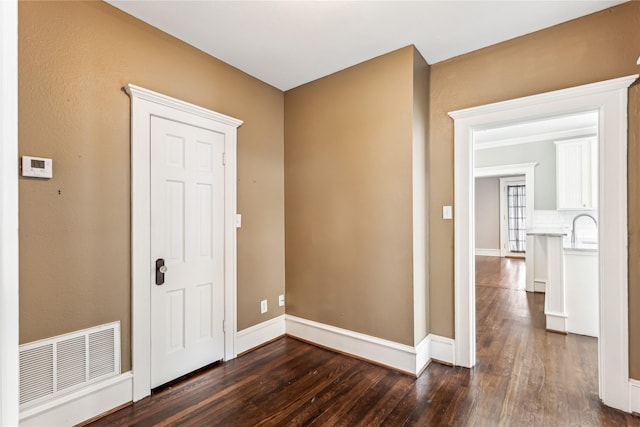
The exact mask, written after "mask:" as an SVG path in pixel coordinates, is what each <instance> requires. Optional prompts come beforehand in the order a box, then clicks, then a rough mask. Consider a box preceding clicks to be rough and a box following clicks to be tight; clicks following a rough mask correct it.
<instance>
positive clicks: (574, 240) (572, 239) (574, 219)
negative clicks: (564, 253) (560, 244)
mask: <svg viewBox="0 0 640 427" xmlns="http://www.w3.org/2000/svg"><path fill="white" fill-rule="evenodd" d="M581 216H588V217H589V218H591V219H592V220H593V223H594V224H595V225H596V228H598V221H596V219H595V218H594V217H593V216H591V215H589V214H586V213H581V214H580V215H576V216H575V217H574V218H573V225H572V226H571V244H574V243H575V242H576V219H578V218H580V217H581Z"/></svg>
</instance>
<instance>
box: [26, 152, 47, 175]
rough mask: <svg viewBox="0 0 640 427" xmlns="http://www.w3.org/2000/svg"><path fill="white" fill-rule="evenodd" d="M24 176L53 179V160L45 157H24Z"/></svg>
mask: <svg viewBox="0 0 640 427" xmlns="http://www.w3.org/2000/svg"><path fill="white" fill-rule="evenodd" d="M22 176H31V177H34V178H53V160H52V159H45V158H43V157H32V156H22Z"/></svg>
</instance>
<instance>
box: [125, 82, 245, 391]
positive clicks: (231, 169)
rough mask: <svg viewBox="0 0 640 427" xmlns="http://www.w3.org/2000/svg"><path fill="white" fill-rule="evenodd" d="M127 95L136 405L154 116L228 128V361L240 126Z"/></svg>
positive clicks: (146, 369) (142, 382)
mask: <svg viewBox="0 0 640 427" xmlns="http://www.w3.org/2000/svg"><path fill="white" fill-rule="evenodd" d="M123 89H124V90H125V92H126V93H127V94H128V95H129V96H130V97H131V353H132V354H131V356H132V372H133V401H134V402H135V401H138V400H140V399H142V398H144V397H146V396H148V395H149V394H150V393H151V292H150V288H149V285H150V283H151V282H152V276H153V268H152V266H151V262H150V260H151V224H150V218H151V194H150V193H151V157H150V154H151V138H150V129H151V116H159V117H165V118H168V119H172V118H174V116H175V115H180V116H182V117H184V114H185V113H186V114H188V115H189V117H190V118H193V120H194V122H195V123H200V126H202V127H205V128H206V123H207V122H209V123H212V122H215V123H218V124H223V125H227V126H229V130H230V134H229V135H228V137H227V138H225V148H224V150H225V168H224V187H225V188H224V193H225V195H224V205H225V206H224V224H225V225H224V228H225V231H224V236H225V244H224V282H225V283H224V295H225V296H224V319H225V320H224V322H225V325H224V359H225V360H229V359H233V358H235V357H236V356H237V353H236V342H235V341H236V329H237V318H236V315H237V313H236V310H237V309H236V307H237V303H236V301H237V290H236V282H237V271H236V270H237V268H236V267H237V260H236V227H235V217H236V198H237V197H236V145H237V137H236V129H237V128H238V127H239V126H240V125H241V124H242V121H241V120H238V119H234V118H232V117H229V116H225V115H223V114H220V113H217V112H215V111H211V110H208V109H206V108H202V107H199V106H197V105H193V104H190V103H188V102H184V101H181V100H179V99H175V98H171V97H169V96H166V95H162V94H160V93H157V92H153V91H151V90H148V89H144V88H141V87H139V86H135V85H132V84H129V85H127V86H126V87H124V88H123ZM181 121H183V120H181ZM203 123H204V124H205V125H204V126H203V125H202V124H203Z"/></svg>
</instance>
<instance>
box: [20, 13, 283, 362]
mask: <svg viewBox="0 0 640 427" xmlns="http://www.w3.org/2000/svg"><path fill="white" fill-rule="evenodd" d="M127 83H134V84H137V85H140V86H143V87H146V88H149V89H152V90H155V91H158V92H162V93H165V94H167V95H170V96H173V97H177V98H180V99H184V100H186V101H189V102H192V103H195V104H198V105H201V106H203V107H206V108H210V109H213V110H216V111H219V112H221V113H224V114H228V115H230V116H234V117H237V118H239V119H242V120H244V125H243V126H242V127H241V128H240V130H239V132H238V211H239V212H241V213H242V214H243V227H242V228H241V229H240V230H239V231H238V327H239V329H243V328H246V327H248V326H251V325H253V324H255V323H257V322H259V321H261V320H266V319H268V318H270V317H274V316H276V315H279V314H282V313H283V310H282V309H280V308H278V305H277V296H278V294H281V293H284V183H283V179H284V170H283V143H284V139H283V138H284V135H283V108H284V107H283V101H284V96H283V93H282V92H281V91H279V90H277V89H274V88H273V87H271V86H268V85H266V84H264V83H262V82H260V81H258V80H256V79H254V78H252V77H250V76H248V75H246V74H244V73H242V72H240V71H238V70H236V69H234V68H232V67H230V66H228V65H226V64H224V63H222V62H220V61H218V60H216V59H214V58H212V57H210V56H208V55H205V54H204V53H202V52H201V51H198V50H197V49H194V48H192V47H190V46H188V45H186V44H184V43H182V42H180V41H178V40H176V39H174V38H173V37H170V36H168V35H166V34H164V33H162V32H160V31H158V30H156V29H154V28H152V27H150V26H148V25H146V24H144V23H142V22H140V21H138V20H136V19H134V18H132V17H130V16H128V15H126V14H124V13H123V12H121V11H119V10H117V9H115V8H113V7H112V6H110V5H108V4H106V3H103V2H59V3H58V2H43V3H38V2H20V4H19V151H20V155H25V154H26V155H36V156H44V157H51V158H53V160H54V177H53V179H51V180H48V181H44V180H32V179H24V178H21V179H20V184H19V186H20V187H19V191H20V341H21V342H22V343H24V342H30V341H33V340H37V339H42V338H46V337H50V336H54V335H57V334H61V333H66V332H70V331H74V330H78V329H81V328H86V327H90V326H94V325H97V324H101V323H104V322H109V321H114V320H120V321H121V322H122V332H123V338H122V357H123V369H124V370H127V369H129V367H130V342H129V341H130V310H131V301H130V268H131V266H130V262H129V258H130V225H129V224H130V172H129V171H130V154H129V150H130V138H129V132H130V126H129V114H130V108H129V98H128V97H127V96H126V95H125V94H124V93H123V92H122V91H121V88H122V87H123V86H124V85H126V84H127ZM263 298H267V299H268V300H269V303H270V304H269V307H270V310H269V313H268V315H260V311H259V307H260V303H259V301H260V300H261V299H263Z"/></svg>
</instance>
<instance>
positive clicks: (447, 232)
mask: <svg viewBox="0 0 640 427" xmlns="http://www.w3.org/2000/svg"><path fill="white" fill-rule="evenodd" d="M638 28H640V2H629V3H625V4H623V5H621V6H618V7H615V8H612V9H607V10H604V11H602V12H599V13H596V14H594V15H590V16H587V17H584V18H581V19H578V20H575V21H571V22H568V23H565V24H561V25H558V26H556V27H552V28H549V29H546V30H543V31H539V32H537V33H533V34H530V35H527V36H523V37H520V38H517V39H514V40H510V41H507V42H504V43H500V44H498V45H495V46H491V47H488V48H486V49H482V50H479V51H476V52H472V53H469V54H466V55H462V56H459V57H457V58H454V59H451V60H448V61H444V62H441V63H437V64H434V65H432V66H431V116H430V117H431V123H430V124H431V132H430V147H431V153H430V155H431V162H430V174H431V183H432V184H431V188H430V191H431V199H430V202H431V220H430V225H431V227H430V235H431V240H430V243H431V254H432V255H431V276H430V292H431V332H432V333H434V334H438V335H444V336H447V337H453V334H454V317H453V222H452V221H444V220H442V219H441V215H440V209H441V206H443V205H451V204H453V195H454V192H453V120H452V119H451V118H450V117H449V116H447V112H448V111H453V110H458V109H462V108H467V107H473V106H477V105H483V104H487V103H491V102H496V101H502V100H507V99H511V98H517V97H522V96H527V95H532V94H536V93H541V92H547V91H551V90H556V89H563V88H567V87H572V86H577V85H581V84H586V83H593V82H597V81H601V80H606V79H611V78H615V77H621V76H626V75H630V74H635V73H638V72H639V71H640V67H638V66H637V65H636V60H637V59H638V54H639V53H640V52H639V51H638V46H640V31H638ZM633 94H634V97H636V98H637V96H638V93H637V90H636V91H634V92H633ZM630 132H631V133H632V135H637V132H638V129H637V127H636V128H635V129H632V130H631V131H630ZM633 137H635V138H637V136H632V138H633ZM630 154H631V155H632V156H631V157H630V159H629V163H630V165H637V163H638V161H640V159H639V158H638V152H637V151H635V152H633V151H632V152H631V153H630ZM630 173H631V175H630V177H629V179H630V183H631V182H635V183H636V184H635V185H636V186H637V181H636V180H637V179H638V178H637V177H636V176H635V175H636V174H637V173H638V168H637V167H636V166H632V167H631V168H630ZM636 188H637V187H636ZM629 196H630V206H632V207H633V208H632V209H635V208H637V207H638V202H637V200H636V199H637V198H638V192H637V191H636V192H635V193H634V192H631V191H630V193H629ZM629 220H630V228H631V230H638V228H639V226H640V213H639V212H636V211H635V210H633V211H630V214H629ZM639 243H640V239H639V236H638V234H637V232H636V233H635V234H633V233H632V239H631V241H630V246H631V248H632V250H631V256H632V257H631V258H630V262H629V264H630V266H631V280H630V297H631V298H632V299H631V300H630V307H631V311H632V314H631V318H632V319H637V316H638V314H637V313H635V311H636V310H637V309H635V307H637V306H638V305H639V304H640V299H638V298H640V269H639V268H638V267H637V266H636V265H637V264H638V260H637V254H638V251H637V249H636V246H637V245H638V244H639ZM633 256H635V257H636V258H635V259H634V258H633ZM630 329H631V331H630V332H631V348H632V354H631V372H632V375H633V376H634V377H636V378H638V377H640V352H639V350H640V323H639V322H635V324H634V323H632V324H631V328H630Z"/></svg>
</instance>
